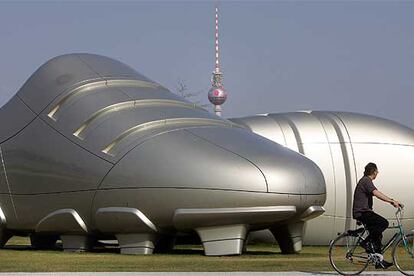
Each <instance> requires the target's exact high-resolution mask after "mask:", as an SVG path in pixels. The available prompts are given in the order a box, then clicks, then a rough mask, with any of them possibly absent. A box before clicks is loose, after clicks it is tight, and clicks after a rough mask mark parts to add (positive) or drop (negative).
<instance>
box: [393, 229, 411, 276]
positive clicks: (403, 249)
mask: <svg viewBox="0 0 414 276" xmlns="http://www.w3.org/2000/svg"><path fill="white" fill-rule="evenodd" d="M392 259H393V261H394V264H395V266H396V267H397V269H398V270H399V271H400V272H401V273H402V274H405V275H414V234H409V235H406V236H404V237H402V238H400V239H399V240H398V242H397V243H396V244H395V246H394V249H393V250H392Z"/></svg>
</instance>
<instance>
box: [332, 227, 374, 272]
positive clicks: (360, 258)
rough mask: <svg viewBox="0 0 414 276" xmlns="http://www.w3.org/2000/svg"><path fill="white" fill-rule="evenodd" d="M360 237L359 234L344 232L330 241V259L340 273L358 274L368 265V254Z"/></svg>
mask: <svg viewBox="0 0 414 276" xmlns="http://www.w3.org/2000/svg"><path fill="white" fill-rule="evenodd" d="M358 239H359V237H358V236H357V237H355V236H353V235H349V234H348V233H344V234H342V235H340V236H338V237H337V238H336V239H335V240H333V241H332V242H331V243H330V245H329V261H330V263H331V265H332V267H333V268H334V269H335V270H336V271H337V272H338V273H339V274H342V275H357V274H360V273H361V272H362V271H364V269H365V268H366V267H367V266H368V254H367V253H366V252H365V249H364V248H362V247H361V246H360V245H359V243H358Z"/></svg>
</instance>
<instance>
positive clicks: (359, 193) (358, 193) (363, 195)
mask: <svg viewBox="0 0 414 276" xmlns="http://www.w3.org/2000/svg"><path fill="white" fill-rule="evenodd" d="M377 175H378V168H377V165H376V164H374V163H368V164H367V165H366V166H365V171H364V176H363V177H362V178H361V179H360V180H359V182H358V184H357V186H356V188H355V192H354V204H353V208H352V213H353V217H354V219H356V220H359V221H361V222H362V223H363V224H364V225H365V226H366V227H367V229H368V231H369V235H368V237H367V239H366V240H365V241H363V242H361V246H362V247H363V248H365V249H366V250H367V252H368V253H378V254H381V247H382V244H381V240H382V232H384V230H385V229H387V227H388V225H389V223H388V221H387V220H386V219H385V218H383V217H382V216H380V215H378V214H377V213H375V212H374V211H373V210H372V205H373V201H372V197H373V196H375V197H376V198H379V199H381V200H382V201H385V202H388V203H391V204H392V205H393V206H394V207H395V208H398V206H400V203H399V202H398V201H397V200H394V199H392V198H390V197H388V196H386V195H385V194H383V193H381V192H380V191H379V190H378V189H377V187H375V185H374V183H372V180H374V179H375V178H377ZM372 251H374V252H372ZM392 265H393V264H392V263H390V262H387V261H385V260H382V261H381V263H379V264H378V265H376V266H375V268H384V269H386V268H388V267H390V266H392Z"/></svg>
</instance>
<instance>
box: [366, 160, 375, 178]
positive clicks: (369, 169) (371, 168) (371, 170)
mask: <svg viewBox="0 0 414 276" xmlns="http://www.w3.org/2000/svg"><path fill="white" fill-rule="evenodd" d="M377 174H378V168H377V165H376V164H375V163H368V164H367V165H366V166H365V171H364V176H368V177H369V178H371V179H372V180H374V179H375V178H377Z"/></svg>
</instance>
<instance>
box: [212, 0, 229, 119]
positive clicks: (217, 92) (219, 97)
mask: <svg viewBox="0 0 414 276" xmlns="http://www.w3.org/2000/svg"><path fill="white" fill-rule="evenodd" d="M215 10H216V21H215V26H216V31H215V54H216V55H215V66H214V71H213V77H212V78H211V89H210V90H209V91H208V99H209V100H210V102H211V103H212V104H213V105H214V113H216V115H218V116H221V111H222V109H221V105H222V104H223V103H224V102H225V101H226V99H227V92H226V91H225V89H224V86H223V83H222V81H223V74H222V73H221V71H220V59H219V17H218V4H217V3H216V5H215Z"/></svg>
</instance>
